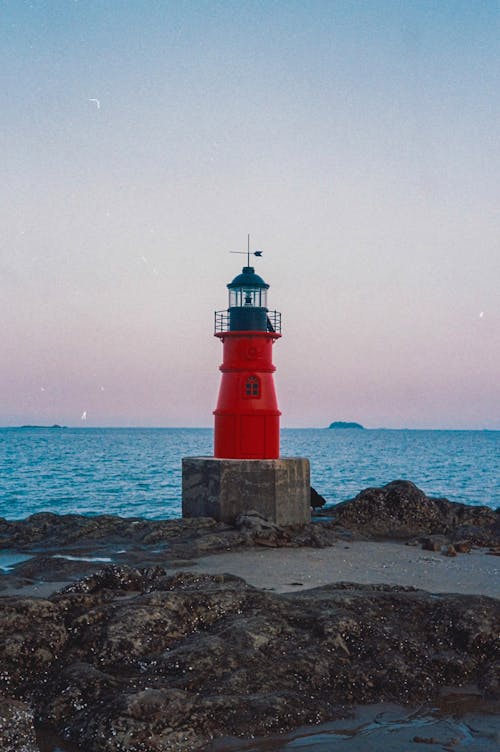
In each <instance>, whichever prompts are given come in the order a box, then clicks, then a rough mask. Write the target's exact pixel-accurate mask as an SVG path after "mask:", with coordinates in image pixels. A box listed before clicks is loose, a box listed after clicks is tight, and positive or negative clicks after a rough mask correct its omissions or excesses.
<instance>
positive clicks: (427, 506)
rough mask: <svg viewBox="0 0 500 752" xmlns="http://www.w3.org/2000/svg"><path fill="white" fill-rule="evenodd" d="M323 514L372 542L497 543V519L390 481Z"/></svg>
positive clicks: (482, 509) (499, 530)
mask: <svg viewBox="0 0 500 752" xmlns="http://www.w3.org/2000/svg"><path fill="white" fill-rule="evenodd" d="M326 511H328V512H329V514H330V515H331V517H332V519H333V521H334V523H335V525H336V526H339V527H342V528H347V529H350V530H354V531H356V532H357V533H361V534H362V535H364V536H367V537H373V538H386V539H387V538H396V539H404V538H414V537H416V536H426V537H428V536H436V535H441V536H445V537H446V539H447V542H450V541H451V542H452V543H453V542H454V541H455V540H459V541H467V542H469V543H470V544H471V545H482V546H488V545H493V544H494V542H495V541H497V542H498V541H499V540H500V522H499V515H498V514H497V513H495V512H494V511H493V510H492V509H490V508H489V507H479V506H470V505H467V504H458V503H456V502H451V501H448V500H447V499H433V498H431V497H428V496H426V495H425V494H424V492H423V491H421V490H420V489H419V488H417V486H416V485H415V484H414V483H411V482H410V481H406V480H395V481H392V483H388V484H387V485H386V486H382V487H381V488H366V489H365V490H364V491H361V493H359V494H358V495H357V496H356V497H355V498H354V499H351V500H349V501H344V502H342V503H341V504H337V505H336V506H335V507H333V508H331V509H329V510H325V513H326Z"/></svg>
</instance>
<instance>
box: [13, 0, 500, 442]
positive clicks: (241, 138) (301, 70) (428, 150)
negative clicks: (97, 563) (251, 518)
mask: <svg viewBox="0 0 500 752" xmlns="http://www.w3.org/2000/svg"><path fill="white" fill-rule="evenodd" d="M58 7H59V6H58ZM426 7H428V8H430V10H429V11H428V12H427V11H426V12H425V13H424V12H423V10H422V8H423V5H420V4H418V5H417V6H413V5H410V4H408V6H405V5H404V4H403V5H402V6H400V5H395V4H393V3H383V2H382V3H377V4H374V5H373V7H363V6H361V5H360V4H358V3H350V2H340V3H336V4H331V3H323V2H317V3H313V4H310V5H309V6H307V12H306V6H303V5H302V4H295V3H290V4H285V5H283V6H281V5H280V4H276V5H269V4H267V3H257V4H256V3H246V2H242V3H241V4H240V3H238V4H227V5H225V4H217V3H207V4H205V5H203V6H200V5H199V4H197V3H186V4H182V5H181V4H179V5H176V6H175V7H172V5H171V4H150V3H145V4H141V3H138V4H133V5H130V6H127V7H125V6H120V7H118V6H117V5H116V3H111V2H103V3H100V4H98V5H95V6H93V5H92V6H90V5H87V4H74V5H73V4H68V6H67V7H66V6H64V12H62V10H61V9H59V10H57V9H56V8H55V6H54V5H52V4H51V3H48V2H40V3H37V4H35V7H34V8H31V7H28V6H27V5H25V4H22V5H21V4H17V3H12V4H11V5H9V6H8V7H6V8H5V9H4V10H2V13H3V14H4V18H3V21H4V23H3V24H2V26H1V31H0V36H1V41H2V44H1V45H0V48H1V49H2V53H1V56H2V58H1V60H0V62H1V66H2V68H1V69H2V75H3V80H4V84H3V91H4V94H3V102H2V106H1V109H2V122H3V125H2V132H1V138H2V153H3V155H4V165H3V175H2V183H1V185H0V192H1V202H0V219H1V227H2V240H1V246H0V249H1V250H0V290H1V300H2V318H1V332H2V335H1V343H2V347H1V363H0V425H17V424H20V423H49V424H52V423H61V424H66V425H89V426H90V425H92V426H108V425H116V426H121V425H124V426H126V425H143V426H149V425H150V426H209V425H211V424H212V410H213V408H214V407H215V403H216V395H217V389H218V382H219V373H218V370H217V369H218V365H219V363H220V358H221V352H220V343H219V342H218V341H217V340H216V339H215V338H214V337H213V336H212V329H213V311H214V310H215V309H221V308H224V307H226V305H227V290H226V287H225V286H226V284H227V282H229V281H230V280H231V279H232V278H233V277H234V276H235V275H236V274H237V273H238V271H239V269H240V267H241V264H240V261H241V259H240V258H239V257H238V256H231V255H229V251H231V250H237V249H238V248H242V247H244V246H245V242H246V234H247V232H250V233H251V234H252V243H253V246H254V247H255V248H260V249H262V250H263V252H264V255H263V257H262V259H260V260H258V261H257V264H258V269H257V271H258V273H259V274H261V276H263V277H264V279H265V280H266V281H267V282H268V283H269V284H270V285H271V287H270V291H269V300H270V306H271V307H272V308H277V309H278V310H281V311H282V314H283V331H284V336H283V338H282V340H280V341H279V343H278V344H277V345H276V349H275V356H276V363H277V366H278V372H277V376H276V379H277V388H278V397H279V401H280V407H281V410H282V412H283V419H282V420H283V425H285V426H290V427H293V426H323V425H327V424H328V423H329V422H330V421H332V420H357V421H360V422H361V423H363V424H364V425H366V426H369V427H378V426H385V427H415V428H491V429H494V428H496V429H500V414H499V404H500V399H499V396H500V394H499V393H500V386H499V385H500V378H499V374H500V347H499V344H500V342H499V332H500V312H499V294H498V288H499V276H500V275H499V271H500V269H499V265H500V264H499V259H500V246H499V238H500V232H499V231H500V226H499V225H500V219H499V213H498V206H499V199H500V196H499V193H500V182H499V180H498V175H499V174H500V164H499V162H500V135H499V134H500V129H499V128H498V123H499V122H500V117H499V115H500V113H499V109H500V105H499V99H498V90H499V87H500V63H499V60H500V54H499V53H500V49H499V47H500V42H499V40H500V33H499V32H500V24H499V11H498V7H495V4H491V3H483V4H481V3H479V4H477V5H476V4H474V7H473V8H471V7H470V6H469V5H468V4H466V3H458V4H457V3H451V2H450V3H448V2H443V3H442V4H439V6H426ZM93 100H98V101H97V102H96V101H93ZM82 415H85V419H82Z"/></svg>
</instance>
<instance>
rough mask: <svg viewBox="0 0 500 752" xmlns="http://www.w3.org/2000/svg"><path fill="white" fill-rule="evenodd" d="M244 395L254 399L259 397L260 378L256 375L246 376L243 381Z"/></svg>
mask: <svg viewBox="0 0 500 752" xmlns="http://www.w3.org/2000/svg"><path fill="white" fill-rule="evenodd" d="M244 396H245V397H247V398H252V397H253V398H254V399H256V398H258V397H260V380H259V378H258V377H257V376H248V378H247V380H246V381H245V390H244Z"/></svg>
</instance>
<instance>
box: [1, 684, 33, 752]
mask: <svg viewBox="0 0 500 752" xmlns="http://www.w3.org/2000/svg"><path fill="white" fill-rule="evenodd" d="M0 749H1V750H2V752H39V749H38V746H37V743H36V738H35V728H34V726H33V711H32V710H31V708H30V707H29V705H27V704H26V703H24V702H19V701H18V700H13V699H12V698H11V697H4V696H3V695H0Z"/></svg>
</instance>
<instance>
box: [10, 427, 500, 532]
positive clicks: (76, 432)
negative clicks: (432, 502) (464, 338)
mask: <svg viewBox="0 0 500 752" xmlns="http://www.w3.org/2000/svg"><path fill="white" fill-rule="evenodd" d="M212 439H213V432H212V430H211V429H208V428H199V429H196V428H186V429H184V428H144V429H142V428H58V427H54V428H3V429H0V517H5V518H7V519H21V518H24V517H27V516H28V515H30V514H34V513H35V512H41V511H50V512H56V513H59V514H68V513H79V514H87V515H96V514H104V513H105V514H117V515H122V516H126V517H131V516H137V517H145V518H149V519H165V518H172V517H178V516H180V514H181V460H182V457H185V456H210V455H212V453H213V445H212ZM281 453H282V456H285V457H286V456H288V457H292V456H303V457H309V459H310V461H311V483H312V485H313V486H314V488H315V489H316V490H317V491H318V492H319V493H320V494H321V495H322V496H324V497H325V499H326V500H327V502H329V503H337V502H339V501H343V500H345V499H348V498H352V497H353V496H355V495H356V494H357V493H358V492H359V491H361V490H362V489H363V488H367V487H368V486H380V485H383V484H385V483H389V482H390V481H391V480H395V479H397V478H404V479H407V480H411V481H413V482H414V483H416V484H417V486H419V487H420V488H421V489H422V490H423V491H425V493H426V494H428V495H429V496H445V497H447V498H448V499H450V500H451V501H460V502H465V503H468V504H486V505H488V506H490V507H492V508H493V509H495V508H497V507H498V506H500V487H499V486H500V483H499V480H500V431H415V430H360V429H283V430H282V432H281Z"/></svg>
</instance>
